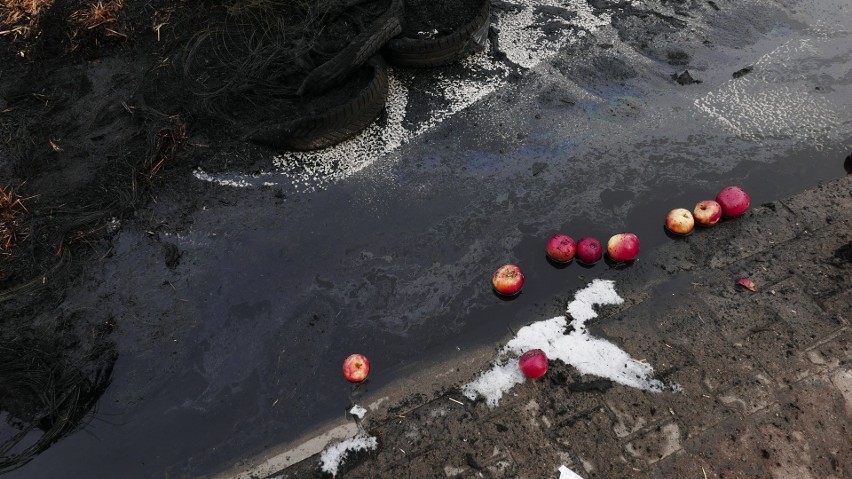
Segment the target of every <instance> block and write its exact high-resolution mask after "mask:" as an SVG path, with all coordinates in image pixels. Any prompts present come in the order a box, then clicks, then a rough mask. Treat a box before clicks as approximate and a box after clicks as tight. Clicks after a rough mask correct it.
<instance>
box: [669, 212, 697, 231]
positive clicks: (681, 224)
mask: <svg viewBox="0 0 852 479" xmlns="http://www.w3.org/2000/svg"><path fill="white" fill-rule="evenodd" d="M666 228H668V230H669V231H671V232H672V233H674V234H678V235H688V234H690V233H692V230H693V229H695V219H693V218H692V213H690V212H689V210H688V209H686V208H676V209H673V210H671V211H669V214H668V215H666Z"/></svg>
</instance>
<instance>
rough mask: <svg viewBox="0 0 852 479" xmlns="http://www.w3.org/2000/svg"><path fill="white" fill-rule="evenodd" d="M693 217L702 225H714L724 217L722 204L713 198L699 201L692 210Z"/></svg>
mask: <svg viewBox="0 0 852 479" xmlns="http://www.w3.org/2000/svg"><path fill="white" fill-rule="evenodd" d="M692 217H693V218H694V219H695V222H696V223H698V224H700V225H702V226H713V225H715V224H716V223H718V222H719V220H720V219H722V205H720V204H719V203H718V202H716V201H713V200H703V201H699V202H698V203H697V204H696V205H695V209H694V210H693V211H692Z"/></svg>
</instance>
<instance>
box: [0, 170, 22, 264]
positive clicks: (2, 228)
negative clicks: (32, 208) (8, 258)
mask: <svg viewBox="0 0 852 479" xmlns="http://www.w3.org/2000/svg"><path fill="white" fill-rule="evenodd" d="M27 199H28V198H21V197H20V196H18V195H17V194H16V193H15V192H14V191H12V190H11V189H10V188H9V187H8V186H6V187H0V252H2V253H4V254H9V253H10V252H11V251H12V248H14V247H15V246H17V245H18V243H19V241H20V240H21V239H22V237H24V236H26V233H25V232H24V231H23V225H22V222H23V216H24V214H26V213H27V212H28V211H27V207H26V206H24V201H26V200H27Z"/></svg>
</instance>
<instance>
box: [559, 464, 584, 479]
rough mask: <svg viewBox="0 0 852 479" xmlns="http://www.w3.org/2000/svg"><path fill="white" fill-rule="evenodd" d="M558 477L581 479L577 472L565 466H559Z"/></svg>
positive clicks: (561, 478) (562, 478) (560, 478)
mask: <svg viewBox="0 0 852 479" xmlns="http://www.w3.org/2000/svg"><path fill="white" fill-rule="evenodd" d="M559 479H583V478H582V477H580V475H579V474H577V473H576V472H574V471H572V470H571V469H568V468H567V467H565V466H564V465H563V466H559Z"/></svg>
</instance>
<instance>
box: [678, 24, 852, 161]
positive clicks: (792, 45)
mask: <svg viewBox="0 0 852 479" xmlns="http://www.w3.org/2000/svg"><path fill="white" fill-rule="evenodd" d="M833 42H836V40H834V39H825V38H820V37H819V36H817V35H814V37H813V38H801V39H794V40H790V41H789V42H787V43H785V44H783V45H781V46H779V47H777V48H776V49H774V50H773V51H771V52H770V53H767V54H766V55H763V56H762V57H761V58H760V59H759V60H758V61H757V62H756V63H755V64H754V65H753V66H752V67H753V71H752V72H751V73H749V74H748V75H745V76H743V77H740V78H732V79H730V80H728V81H727V82H726V83H724V84H723V85H722V86H721V87H720V88H718V89H717V90H715V91H712V92H710V93H708V94H706V95H705V96H703V97H701V98H698V99H696V100H695V102H694V104H695V107H696V109H697V110H698V111H699V112H701V113H702V114H704V115H706V116H707V117H708V118H709V119H710V120H711V121H713V122H715V123H716V124H717V125H719V126H720V127H722V128H725V129H726V130H728V131H730V132H731V133H733V134H735V135H737V136H739V137H741V138H744V139H748V140H751V141H757V140H763V139H767V138H773V137H780V136H787V135H790V134H794V135H796V136H797V137H798V138H799V139H801V140H808V142H809V143H812V144H814V143H819V140H820V139H821V138H824V137H827V136H830V133H831V132H835V131H839V130H841V129H840V128H838V126H839V124H840V123H841V120H840V116H841V115H839V114H838V112H837V111H836V108H838V107H839V108H843V105H839V104H832V103H831V101H830V97H827V96H826V95H823V94H820V93H819V92H818V91H816V93H815V90H814V86H813V82H812V81H811V80H810V78H809V77H808V75H810V74H811V73H812V72H811V71H810V70H812V69H813V64H814V63H815V62H817V61H822V62H824V61H825V60H824V59H822V58H820V56H819V54H818V52H831V51H832V46H833ZM845 58H846V57H844V56H842V55H838V56H837V57H836V58H834V59H832V60H834V61H835V62H837V63H838V64H840V63H841V62H843V61H845ZM838 68H839V69H842V70H845V71H843V72H842V73H838V75H839V76H842V75H849V73H850V71H852V69H850V68H849V67H848V65H847V66H846V67H838ZM823 71H824V72H826V71H830V70H829V69H827V68H823Z"/></svg>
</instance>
